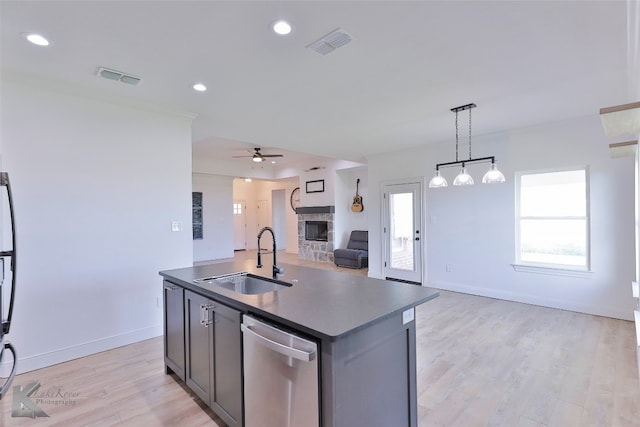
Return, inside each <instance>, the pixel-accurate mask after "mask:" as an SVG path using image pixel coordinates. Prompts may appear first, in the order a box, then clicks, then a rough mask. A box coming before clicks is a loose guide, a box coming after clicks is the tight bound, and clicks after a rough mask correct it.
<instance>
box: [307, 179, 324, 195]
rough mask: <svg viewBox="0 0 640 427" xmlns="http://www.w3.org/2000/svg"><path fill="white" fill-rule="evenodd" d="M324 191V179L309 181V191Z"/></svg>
mask: <svg viewBox="0 0 640 427" xmlns="http://www.w3.org/2000/svg"><path fill="white" fill-rule="evenodd" d="M322 192H324V179H318V180H316V181H307V193H322Z"/></svg>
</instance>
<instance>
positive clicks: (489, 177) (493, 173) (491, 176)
mask: <svg viewBox="0 0 640 427" xmlns="http://www.w3.org/2000/svg"><path fill="white" fill-rule="evenodd" d="M505 181H506V180H505V179H504V175H503V173H502V172H500V171H499V170H498V167H497V166H496V162H495V161H492V162H491V169H489V170H488V171H487V173H485V174H484V176H483V177H482V183H483V184H502V183H503V182H505Z"/></svg>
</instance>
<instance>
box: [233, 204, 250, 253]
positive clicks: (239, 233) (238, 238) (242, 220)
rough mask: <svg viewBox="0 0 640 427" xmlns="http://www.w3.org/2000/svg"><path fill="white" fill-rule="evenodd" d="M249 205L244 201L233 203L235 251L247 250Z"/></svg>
mask: <svg viewBox="0 0 640 427" xmlns="http://www.w3.org/2000/svg"><path fill="white" fill-rule="evenodd" d="M246 211H247V204H246V203H245V201H244V200H234V201H233V250H234V251H244V250H245V249H247V212H246Z"/></svg>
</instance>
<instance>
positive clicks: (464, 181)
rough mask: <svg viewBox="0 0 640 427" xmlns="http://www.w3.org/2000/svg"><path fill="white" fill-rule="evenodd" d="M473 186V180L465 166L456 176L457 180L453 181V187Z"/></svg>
mask: <svg viewBox="0 0 640 427" xmlns="http://www.w3.org/2000/svg"><path fill="white" fill-rule="evenodd" d="M473 184H474V182H473V178H472V177H471V175H469V174H468V173H467V168H465V167H464V166H463V167H462V171H461V172H460V173H459V174H458V176H456V179H454V180H453V185H455V186H460V185H473Z"/></svg>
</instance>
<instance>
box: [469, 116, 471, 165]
mask: <svg viewBox="0 0 640 427" xmlns="http://www.w3.org/2000/svg"><path fill="white" fill-rule="evenodd" d="M469 160H471V108H469Z"/></svg>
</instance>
